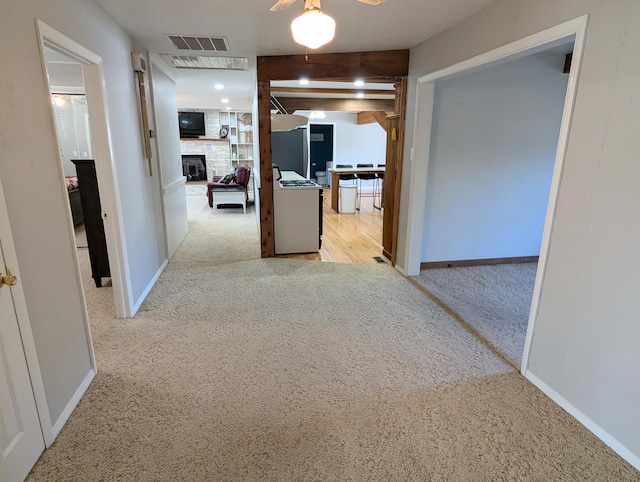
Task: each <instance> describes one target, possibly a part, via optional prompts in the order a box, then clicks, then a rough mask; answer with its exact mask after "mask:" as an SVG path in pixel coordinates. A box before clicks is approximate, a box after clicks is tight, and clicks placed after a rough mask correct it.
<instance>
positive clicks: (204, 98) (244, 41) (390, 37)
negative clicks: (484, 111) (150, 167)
mask: <svg viewBox="0 0 640 482" xmlns="http://www.w3.org/2000/svg"><path fill="white" fill-rule="evenodd" d="M95 1H96V3H98V4H99V5H100V6H101V7H102V8H103V9H104V10H106V11H107V12H108V13H109V14H110V15H111V16H112V17H113V18H115V19H116V21H117V22H118V23H119V24H120V25H122V26H123V28H124V29H125V30H126V31H127V32H129V33H130V34H131V35H132V36H133V37H134V38H135V39H136V40H137V41H138V42H139V43H140V44H141V45H142V46H143V47H145V48H146V49H148V50H149V51H150V52H153V53H157V54H180V53H181V54H183V55H184V54H185V51H180V50H178V49H176V48H175V47H174V46H173V45H172V44H171V43H170V41H169V40H168V39H167V38H166V35H167V34H181V35H197V36H213V37H219V36H222V37H226V38H227V39H228V42H229V52H225V53H219V54H218V55H223V56H234V57H248V58H249V65H250V67H249V71H247V72H229V71H194V70H183V69H180V70H178V69H173V68H172V67H169V69H172V72H173V76H174V77H175V78H176V79H177V92H178V106H179V107H185V108H186V107H200V108H213V109H218V108H224V107H226V106H230V107H231V108H232V109H238V110H243V109H244V110H246V109H250V108H251V92H252V90H253V87H254V78H255V65H256V62H255V57H256V56H258V55H284V54H304V53H305V49H304V47H302V46H300V45H298V44H296V43H295V42H294V41H293V38H292V37H291V32H290V24H291V21H292V20H293V19H294V18H295V17H297V16H298V15H300V13H302V11H303V7H304V1H303V0H297V1H296V3H295V4H294V5H293V6H291V7H289V8H287V9H285V10H282V11H279V12H270V11H269V8H270V7H271V5H272V4H273V3H275V0H243V1H240V0H235V1H233V0H226V1H223V0H180V1H178V0H95ZM492 1H494V0H386V1H385V2H384V3H382V4H380V5H378V6H371V5H366V4H364V3H361V2H358V1H356V0H324V1H323V3H322V8H323V10H324V12H325V13H326V14H328V15H331V16H332V17H333V18H334V19H335V21H336V35H335V38H334V40H333V41H332V42H331V43H329V44H328V45H326V46H324V47H321V48H320V49H318V50H317V51H311V52H310V54H313V52H322V53H333V52H356V51H365V50H390V49H408V48H411V47H414V46H415V45H417V44H419V43H420V42H422V41H423V40H426V39H427V38H429V37H431V36H433V35H435V34H437V33H439V32H441V31H442V30H445V29H447V28H449V27H451V26H452V25H455V24H456V23H458V22H460V21H461V20H463V19H464V18H466V17H468V16H470V15H472V14H473V13H475V12H476V11H478V10H480V9H482V8H484V7H485V6H486V5H488V4H490V3H491V2H492ZM194 53H195V52H194ZM194 53H192V54H191V55H193V54H194ZM213 55H216V54H213ZM217 82H220V83H222V84H224V86H225V89H224V90H223V91H217V90H215V89H214V88H213V84H215V83H217ZM222 97H226V98H228V99H229V100H230V102H229V103H228V104H226V105H225V104H222V102H221V98H222Z"/></svg>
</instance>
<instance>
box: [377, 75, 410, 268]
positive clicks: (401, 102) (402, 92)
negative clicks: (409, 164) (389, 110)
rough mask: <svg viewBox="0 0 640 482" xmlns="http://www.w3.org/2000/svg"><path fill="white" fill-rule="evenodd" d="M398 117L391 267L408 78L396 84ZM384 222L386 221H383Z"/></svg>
mask: <svg viewBox="0 0 640 482" xmlns="http://www.w3.org/2000/svg"><path fill="white" fill-rule="evenodd" d="M395 113H396V114H397V115H398V117H399V118H398V124H397V128H398V133H397V136H398V143H397V145H396V159H397V164H396V179H395V193H394V194H395V203H394V206H393V209H394V212H393V217H392V219H391V223H392V224H393V249H392V251H391V266H395V265H396V259H397V255H398V229H399V224H400V192H401V191H402V161H403V157H404V133H405V128H406V120H407V77H403V78H402V80H401V81H400V82H398V83H397V84H396V109H395ZM383 222H384V221H383Z"/></svg>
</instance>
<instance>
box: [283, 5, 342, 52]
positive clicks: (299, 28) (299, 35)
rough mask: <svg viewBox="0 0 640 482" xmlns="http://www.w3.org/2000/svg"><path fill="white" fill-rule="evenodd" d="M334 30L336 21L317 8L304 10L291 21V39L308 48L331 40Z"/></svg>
mask: <svg viewBox="0 0 640 482" xmlns="http://www.w3.org/2000/svg"><path fill="white" fill-rule="evenodd" d="M335 31H336V22H335V21H334V20H333V18H331V17H330V16H329V15H325V14H324V13H322V10H320V9H318V8H310V9H308V10H305V11H304V13H303V14H302V15H300V16H299V17H297V18H295V19H294V20H293V22H291V33H292V34H293V39H294V40H295V41H296V42H297V43H299V44H300V45H304V46H305V47H308V48H310V49H317V48H318V47H322V46H323V45H325V44H327V43H329V42H331V40H333V36H334V34H335Z"/></svg>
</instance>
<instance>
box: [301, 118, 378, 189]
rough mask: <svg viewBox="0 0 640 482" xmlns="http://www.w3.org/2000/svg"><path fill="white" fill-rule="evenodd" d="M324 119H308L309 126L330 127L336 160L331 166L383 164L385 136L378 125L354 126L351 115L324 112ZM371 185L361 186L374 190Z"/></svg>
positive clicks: (370, 182)
mask: <svg viewBox="0 0 640 482" xmlns="http://www.w3.org/2000/svg"><path fill="white" fill-rule="evenodd" d="M295 113H296V114H299V115H303V116H305V117H309V115H310V114H311V111H296V112H295ZM325 115H326V117H325V118H324V119H309V124H332V123H335V125H336V127H335V129H334V132H333V138H334V143H335V152H336V158H335V159H334V160H333V165H334V166H335V165H336V164H351V165H353V167H355V166H356V164H358V163H360V164H373V165H374V166H376V165H378V164H384V163H385V159H386V149H387V133H386V132H385V130H384V129H383V128H382V127H381V126H380V124H378V123H377V122H376V123H373V124H363V125H358V124H357V114H356V113H354V112H325ZM372 183H373V181H365V182H363V186H364V187H367V186H369V187H371V186H373V184H372Z"/></svg>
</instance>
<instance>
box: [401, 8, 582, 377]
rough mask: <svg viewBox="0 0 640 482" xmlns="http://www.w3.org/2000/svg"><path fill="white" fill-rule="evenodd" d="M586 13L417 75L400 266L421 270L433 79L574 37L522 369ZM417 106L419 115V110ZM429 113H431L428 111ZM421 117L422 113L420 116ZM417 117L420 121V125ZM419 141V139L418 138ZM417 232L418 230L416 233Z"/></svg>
mask: <svg viewBox="0 0 640 482" xmlns="http://www.w3.org/2000/svg"><path fill="white" fill-rule="evenodd" d="M588 18H589V16H588V15H583V16H581V17H578V18H576V19H573V20H570V21H568V22H565V23H562V24H560V25H556V26H555V27H551V28H549V29H546V30H543V31H541V32H538V33H536V34H533V35H530V36H528V37H525V38H523V39H520V40H517V41H515V42H512V43H510V44H507V45H504V46H502V47H499V48H497V49H494V50H491V51H489V52H485V53H484V54H481V55H478V56H476V57H473V58H471V59H468V60H465V61H462V62H459V63H457V64H454V65H452V66H449V67H446V68H444V69H441V70H438V71H437V72H433V73H431V74H427V75H424V76H422V77H420V78H418V84H417V86H416V90H417V92H416V121H415V128H414V137H413V146H412V148H411V149H412V151H413V157H414V159H413V161H412V162H411V175H410V177H409V178H410V179H411V183H410V186H409V206H411V208H410V209H409V215H408V219H407V241H406V254H405V259H406V262H405V264H406V265H407V266H406V267H405V269H406V270H407V272H409V273H412V274H413V273H419V272H420V259H421V251H422V232H423V230H424V207H423V208H422V209H420V206H421V205H424V203H425V199H426V198H425V196H426V190H427V184H426V181H427V180H426V173H427V168H428V165H429V153H430V147H431V142H430V135H429V136H427V135H426V129H427V128H428V129H429V132H431V122H432V120H433V115H432V111H433V102H434V95H433V94H434V86H435V82H436V81H437V80H442V79H445V78H448V77H451V76H453V75H457V74H461V73H463V72H468V71H471V70H473V69H478V68H480V67H482V66H486V65H487V64H491V63H495V62H505V61H508V60H511V59H514V58H519V57H523V56H525V55H529V54H530V53H533V52H537V51H541V50H545V49H546V48H548V47H549V46H550V45H553V44H554V43H558V42H561V41H562V40H563V39H569V38H571V37H575V38H574V49H573V62H572V68H571V72H570V74H569V82H568V86H567V93H566V95H565V104H564V110H563V114H562V123H561V126H560V135H559V139H558V148H557V151H556V159H555V165H554V170H553V177H552V181H551V190H550V193H549V201H548V204H547V215H546V219H545V225H544V231H543V236H542V243H541V247H540V257H539V261H538V270H537V273H536V281H535V286H534V291H533V298H532V301H531V309H530V312H529V313H530V314H529V325H528V328H527V337H526V340H525V348H524V354H523V358H522V365H521V372H522V373H524V372H525V371H526V369H527V367H528V363H529V351H530V350H531V343H532V339H533V333H534V329H535V320H536V318H537V315H538V308H539V301H540V295H541V289H542V280H543V279H544V276H545V271H546V267H547V257H548V253H549V243H550V238H551V232H552V230H553V220H554V218H555V208H556V203H557V196H558V190H559V187H560V183H561V179H562V169H563V165H564V157H565V152H566V148H567V141H568V137H569V129H570V126H571V119H572V115H573V105H574V101H575V96H576V91H577V85H578V76H579V72H580V64H581V61H582V52H583V49H584V38H585V35H586V30H587V23H588ZM421 108H422V111H423V112H422V114H421ZM429 112H431V115H430V116H429V115H428V114H429ZM425 117H426V118H425ZM421 119H422V124H421ZM419 132H425V135H423V136H420V135H418V133H419ZM422 141H423V142H422ZM416 231H417V233H416Z"/></svg>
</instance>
